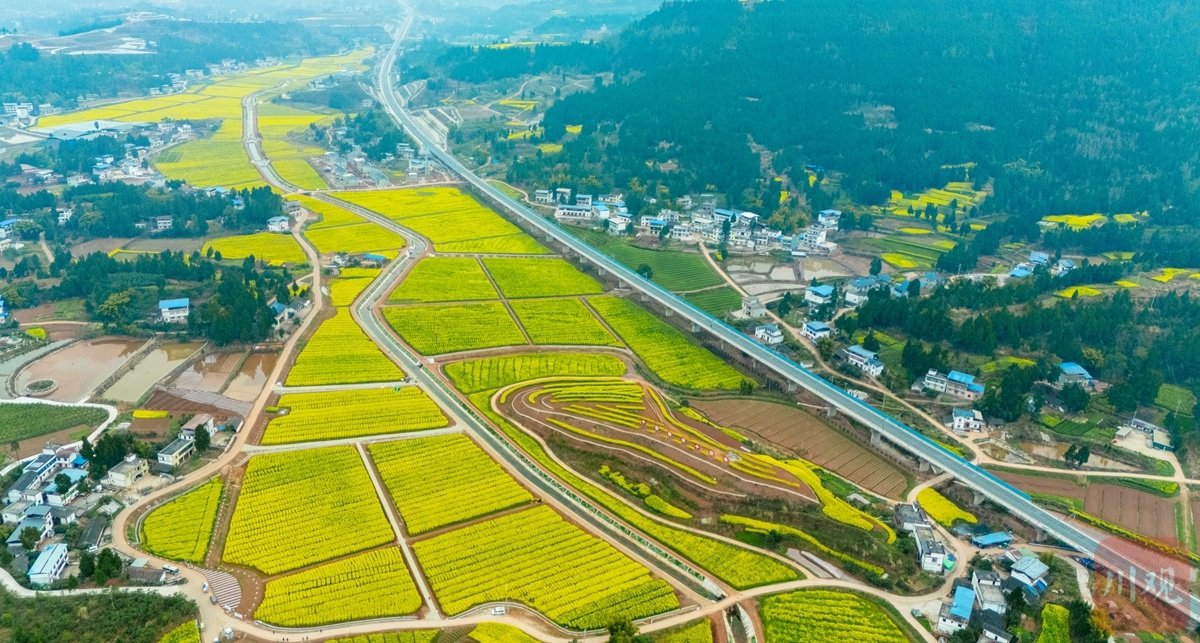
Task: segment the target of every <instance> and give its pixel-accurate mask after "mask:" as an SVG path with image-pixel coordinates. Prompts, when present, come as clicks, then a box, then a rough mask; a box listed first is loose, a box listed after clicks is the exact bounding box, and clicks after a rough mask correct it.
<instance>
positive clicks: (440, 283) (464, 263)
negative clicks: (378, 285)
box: [388, 257, 499, 304]
mask: <svg viewBox="0 0 1200 643" xmlns="http://www.w3.org/2000/svg"><path fill="white" fill-rule="evenodd" d="M497 298H499V295H497V294H496V289H495V288H494V287H493V286H492V282H491V280H490V279H488V276H487V274H485V273H484V272H483V267H482V266H481V265H480V264H479V261H478V260H476V259H475V258H474V257H428V258H426V259H422V260H421V261H420V262H419V263H417V265H415V266H413V268H412V270H411V271H410V272H409V273H408V275H406V276H405V277H404V281H403V282H401V283H400V285H399V286H398V287H397V288H396V289H395V290H393V291H392V294H391V297H390V298H389V299H388V301H389V302H391V303H398V304H411V303H428V302H439V301H477V300H488V299H497Z"/></svg>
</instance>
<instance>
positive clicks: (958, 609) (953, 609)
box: [950, 587, 975, 621]
mask: <svg viewBox="0 0 1200 643" xmlns="http://www.w3.org/2000/svg"><path fill="white" fill-rule="evenodd" d="M974 606H975V590H973V589H971V588H970V587H959V588H956V589H955V590H954V602H953V603H952V604H951V605H950V613H951V614H953V615H954V616H956V617H958V618H960V619H962V620H964V621H968V620H970V619H971V611H972V610H973V609H974Z"/></svg>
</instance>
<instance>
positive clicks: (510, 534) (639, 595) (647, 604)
mask: <svg viewBox="0 0 1200 643" xmlns="http://www.w3.org/2000/svg"><path fill="white" fill-rule="evenodd" d="M413 550H414V551H415V552H416V555H417V559H418V560H419V561H420V563H421V567H422V568H424V569H425V573H426V575H427V576H428V577H429V583H430V585H432V587H433V591H434V594H436V595H437V597H438V601H439V602H440V603H441V605H442V608H443V609H444V610H445V611H446V613H447V614H450V615H454V614H460V613H462V612H464V611H466V610H467V609H470V608H471V607H472V606H474V605H479V604H481V603H487V602H491V601H499V600H514V601H519V602H522V603H524V604H526V605H528V606H530V607H531V608H533V609H535V610H538V611H539V612H541V613H543V614H545V615H546V616H547V617H548V618H550V619H551V620H553V621H554V622H556V623H560V624H562V625H565V626H568V627H573V628H577V629H589V628H597V627H605V626H606V625H607V624H608V623H611V622H613V621H616V620H620V619H637V618H642V617H646V616H651V615H654V614H659V613H662V612H666V611H669V610H672V609H675V608H677V607H679V601H678V599H676V598H675V593H674V591H673V590H672V589H671V586H670V585H669V584H667V583H666V582H665V581H662V580H658V579H656V578H654V577H653V576H651V575H650V573H649V571H647V570H646V568H645V567H642V566H641V565H639V564H637V563H636V562H634V561H633V560H631V559H630V558H628V557H626V556H625V555H624V554H622V553H620V552H618V551H617V550H616V549H614V548H613V547H612V545H609V544H608V543H606V542H604V541H603V540H600V539H599V538H596V537H595V536H591V535H589V534H587V533H586V532H584V531H582V530H580V529H579V528H577V527H575V526H574V525H572V524H571V523H568V522H566V521H565V520H563V519H562V517H560V516H559V515H558V514H557V513H555V512H554V510H553V509H551V508H549V507H547V506H539V507H535V508H532V509H526V510H524V511H520V512H517V513H514V514H508V515H505V516H501V517H499V518H494V519H492V520H488V521H486V522H482V523H477V524H473V525H469V526H467V527H463V528H461V529H456V530H454V531H451V532H449V533H445V534H441V535H438V536H435V537H433V538H430V539H428V540H421V541H417V542H416V543H413Z"/></svg>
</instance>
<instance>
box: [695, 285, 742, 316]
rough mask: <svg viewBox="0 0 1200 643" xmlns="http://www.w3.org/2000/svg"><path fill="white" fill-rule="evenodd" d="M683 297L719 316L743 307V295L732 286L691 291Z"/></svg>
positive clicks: (705, 310)
mask: <svg viewBox="0 0 1200 643" xmlns="http://www.w3.org/2000/svg"><path fill="white" fill-rule="evenodd" d="M683 298H684V299H686V300H688V301H689V302H691V303H692V304H695V305H696V306H698V307H699V308H700V309H701V310H703V311H704V312H706V313H708V314H710V315H712V316H713V317H717V318H720V317H724V316H725V313H728V312H729V311H731V310H738V309H740V308H741V307H742V296H741V295H739V294H738V291H736V290H734V289H733V287H731V286H721V287H720V288H713V289H712V290H703V291H700V292H696V293H689V294H687V295H684V296H683Z"/></svg>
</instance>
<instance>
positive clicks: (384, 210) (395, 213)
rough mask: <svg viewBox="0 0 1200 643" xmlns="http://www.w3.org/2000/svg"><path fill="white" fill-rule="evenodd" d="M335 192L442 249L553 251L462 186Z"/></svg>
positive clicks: (512, 251) (489, 252) (537, 252)
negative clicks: (468, 193)
mask: <svg viewBox="0 0 1200 643" xmlns="http://www.w3.org/2000/svg"><path fill="white" fill-rule="evenodd" d="M335 196H337V198H339V199H342V200H344V201H348V202H350V203H354V204H356V205H359V206H361V207H364V208H366V209H368V210H371V211H373V212H378V213H380V214H382V215H384V216H386V217H388V218H390V219H392V220H394V221H396V222H398V223H400V224H401V225H403V226H405V227H407V228H409V229H411V230H413V231H414V232H416V233H417V234H420V235H421V236H424V237H425V238H427V239H429V240H430V241H432V242H433V247H434V249H435V250H437V251H438V252H448V253H485V254H548V253H549V251H548V250H546V248H545V247H544V246H542V244H540V243H538V242H537V241H535V240H534V239H533V238H532V237H530V236H528V235H526V234H525V233H524V232H521V229H520V228H518V227H517V226H515V225H513V224H512V223H509V222H508V221H506V220H505V219H504V218H502V217H501V216H500V215H498V214H496V213H495V212H493V211H492V210H490V209H488V208H487V207H486V206H484V205H482V204H480V203H479V202H478V201H476V200H475V199H473V198H472V197H470V196H469V195H467V194H464V193H463V192H462V191H460V190H459V189H458V188H447V187H429V188H419V189H400V190H376V191H370V192H341V193H338V194H336V195H335Z"/></svg>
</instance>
